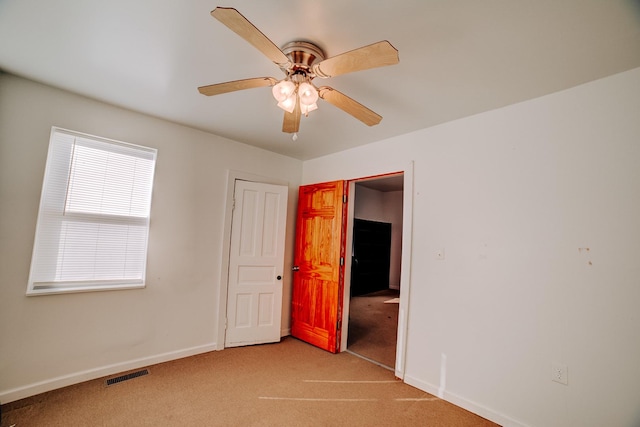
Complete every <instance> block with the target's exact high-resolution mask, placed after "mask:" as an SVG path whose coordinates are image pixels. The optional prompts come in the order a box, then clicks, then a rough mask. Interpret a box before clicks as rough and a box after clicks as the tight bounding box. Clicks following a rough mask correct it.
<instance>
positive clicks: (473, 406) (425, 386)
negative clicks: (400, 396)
mask: <svg viewBox="0 0 640 427" xmlns="http://www.w3.org/2000/svg"><path fill="white" fill-rule="evenodd" d="M404 382H405V383H407V384H409V385H411V386H413V387H416V388H419V389H420V390H423V391H426V392H427V393H430V394H433V395H434V396H438V391H439V388H438V386H436V385H433V384H430V383H427V382H424V381H421V380H419V379H417V378H413V377H411V376H410V375H406V374H405V377H404ZM441 398H442V399H443V400H446V401H447V402H449V403H453V404H454V405H456V406H459V407H460V408H463V409H466V410H467V411H469V412H473V413H474V414H476V415H479V416H481V417H483V418H486V419H488V420H489V421H493V422H494V423H496V424H499V425H501V426H503V427H527V425H526V424H523V423H521V422H519V421H516V420H514V419H513V418H510V417H507V416H506V415H504V414H501V413H499V412H496V411H494V410H492V409H490V408H487V407H486V406H483V405H480V404H478V403H476V402H473V401H471V400H468V399H465V398H464V397H462V396H459V395H457V394H455V393H450V392H448V391H446V390H445V391H444V393H443V395H442V397H441Z"/></svg>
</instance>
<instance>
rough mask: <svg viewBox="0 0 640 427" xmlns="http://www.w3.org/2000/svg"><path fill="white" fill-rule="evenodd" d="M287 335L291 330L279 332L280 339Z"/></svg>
mask: <svg viewBox="0 0 640 427" xmlns="http://www.w3.org/2000/svg"><path fill="white" fill-rule="evenodd" d="M289 335H291V328H289V329H282V330H280V338H283V337H288V336H289Z"/></svg>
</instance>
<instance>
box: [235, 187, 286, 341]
mask: <svg viewBox="0 0 640 427" xmlns="http://www.w3.org/2000/svg"><path fill="white" fill-rule="evenodd" d="M287 195H288V188H287V187H286V186H282V185H272V184H263V183H259V182H250V181H241V180H236V182H235V189H234V209H233V216H232V224H231V245H230V259H229V282H228V287H227V329H226V334H225V347H235V346H241V345H248V344H262V343H269V342H277V341H280V321H281V312H282V276H283V269H284V240H285V225H286V216H287Z"/></svg>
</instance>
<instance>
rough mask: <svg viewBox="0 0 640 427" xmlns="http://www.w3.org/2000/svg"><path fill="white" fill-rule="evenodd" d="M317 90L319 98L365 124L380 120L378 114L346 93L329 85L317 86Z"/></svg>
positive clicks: (371, 124) (368, 124)
mask: <svg viewBox="0 0 640 427" xmlns="http://www.w3.org/2000/svg"><path fill="white" fill-rule="evenodd" d="M318 92H319V94H320V98H322V99H324V100H325V101H327V102H328V103H330V104H333V105H335V106H336V107H338V108H340V109H341V110H342V111H344V112H345V113H348V114H351V115H352V116H353V117H355V118H356V119H358V120H360V121H361V122H362V123H364V124H365V125H367V126H373V125H377V124H378V123H380V120H382V116H380V115H379V114H376V113H375V112H373V111H371V110H370V109H368V108H367V107H365V106H364V105H362V104H360V103H359V102H357V101H354V100H353V99H351V98H349V97H348V96H347V95H345V94H343V93H341V92H338V91H337V90H335V89H333V88H331V87H329V86H322V87H320V88H318Z"/></svg>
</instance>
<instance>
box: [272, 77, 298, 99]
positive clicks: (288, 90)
mask: <svg viewBox="0 0 640 427" xmlns="http://www.w3.org/2000/svg"><path fill="white" fill-rule="evenodd" d="M295 90H296V85H295V84H294V83H293V82H292V81H290V80H281V81H279V82H278V83H277V84H276V85H275V86H273V89H271V93H272V94H273V97H274V98H275V99H276V101H278V102H284V101H285V100H286V99H287V98H289V97H290V96H291V95H292V94H293V93H294V92H295Z"/></svg>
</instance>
